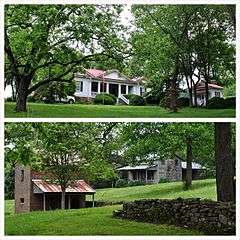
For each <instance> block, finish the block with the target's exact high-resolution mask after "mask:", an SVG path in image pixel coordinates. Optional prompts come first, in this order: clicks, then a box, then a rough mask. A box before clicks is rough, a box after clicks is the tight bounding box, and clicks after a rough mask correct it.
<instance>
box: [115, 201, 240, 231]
mask: <svg viewBox="0 0 240 240" xmlns="http://www.w3.org/2000/svg"><path fill="white" fill-rule="evenodd" d="M113 215H114V216H115V217H121V218H126V219H132V220H136V221H143V222H150V223H160V224H174V225H177V226H184V227H186V226H187V227H190V228H193V229H198V230H200V231H202V232H204V233H206V234H209V235H235V232H236V223H235V221H236V206H235V204H234V203H223V202H216V201H210V200H200V199H181V198H179V199H176V200H160V199H153V200H138V201H134V202H130V203H124V204H123V210H119V211H115V212H114V213H113Z"/></svg>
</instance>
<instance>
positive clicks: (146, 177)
mask: <svg viewBox="0 0 240 240" xmlns="http://www.w3.org/2000/svg"><path fill="white" fill-rule="evenodd" d="M145 176H146V178H145V182H146V183H147V170H146V175H145Z"/></svg>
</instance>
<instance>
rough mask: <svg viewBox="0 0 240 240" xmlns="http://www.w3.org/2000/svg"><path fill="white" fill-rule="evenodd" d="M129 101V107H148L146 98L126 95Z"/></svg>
mask: <svg viewBox="0 0 240 240" xmlns="http://www.w3.org/2000/svg"><path fill="white" fill-rule="evenodd" d="M124 96H125V97H126V98H127V99H129V105H132V106H144V105H146V100H145V98H144V97H142V96H139V95H136V94H126V95H124Z"/></svg>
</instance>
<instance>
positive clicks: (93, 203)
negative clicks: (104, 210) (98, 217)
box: [92, 194, 95, 207]
mask: <svg viewBox="0 0 240 240" xmlns="http://www.w3.org/2000/svg"><path fill="white" fill-rule="evenodd" d="M92 207H95V202H94V194H93V195H92Z"/></svg>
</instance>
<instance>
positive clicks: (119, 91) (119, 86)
mask: <svg viewBox="0 0 240 240" xmlns="http://www.w3.org/2000/svg"><path fill="white" fill-rule="evenodd" d="M120 95H121V84H118V97H119V96H120Z"/></svg>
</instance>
